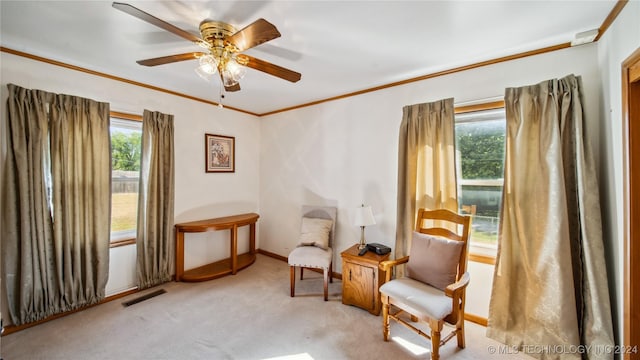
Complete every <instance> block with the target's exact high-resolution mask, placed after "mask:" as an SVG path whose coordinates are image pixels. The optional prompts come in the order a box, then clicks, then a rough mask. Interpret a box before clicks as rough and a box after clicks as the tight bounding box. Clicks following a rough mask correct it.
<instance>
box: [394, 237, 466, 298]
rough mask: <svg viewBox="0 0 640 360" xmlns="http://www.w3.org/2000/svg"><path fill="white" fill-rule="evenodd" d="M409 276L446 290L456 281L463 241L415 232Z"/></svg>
mask: <svg viewBox="0 0 640 360" xmlns="http://www.w3.org/2000/svg"><path fill="white" fill-rule="evenodd" d="M411 241H412V243H411V250H410V252H409V262H408V263H407V276H409V277H410V278H412V279H414V280H418V281H421V282H423V283H427V284H429V285H431V286H433V287H435V288H438V289H440V290H444V288H446V287H447V285H450V284H453V283H454V282H455V281H456V274H457V270H458V263H459V262H460V252H461V251H462V245H463V243H462V241H456V240H449V239H446V238H443V237H439V236H433V235H427V234H422V233H419V232H417V231H414V232H413V238H412V240H411Z"/></svg>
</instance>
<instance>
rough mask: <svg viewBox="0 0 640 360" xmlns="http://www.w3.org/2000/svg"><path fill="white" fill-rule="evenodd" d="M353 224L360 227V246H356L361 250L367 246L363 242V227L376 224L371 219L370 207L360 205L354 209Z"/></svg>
mask: <svg viewBox="0 0 640 360" xmlns="http://www.w3.org/2000/svg"><path fill="white" fill-rule="evenodd" d="M353 223H354V225H355V226H360V244H359V245H358V249H360V250H362V249H364V248H365V247H366V246H367V243H366V242H365V241H364V227H365V226H369V225H375V223H376V220H375V219H374V218H373V212H372V211H371V206H364V204H362V206H361V207H358V208H356V213H355V216H354V220H353Z"/></svg>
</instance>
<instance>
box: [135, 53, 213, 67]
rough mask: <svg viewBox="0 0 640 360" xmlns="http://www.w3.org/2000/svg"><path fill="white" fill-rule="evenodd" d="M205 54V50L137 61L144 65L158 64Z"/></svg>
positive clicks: (195, 57)
mask: <svg viewBox="0 0 640 360" xmlns="http://www.w3.org/2000/svg"><path fill="white" fill-rule="evenodd" d="M203 55H206V54H205V53H203V52H190V53H185V54H177V55H169V56H162V57H157V58H153V59H145V60H138V61H136V62H137V63H138V64H140V65H144V66H156V65H164V64H169V63H174V62H178V61H185V60H193V59H197V58H199V57H201V56H203Z"/></svg>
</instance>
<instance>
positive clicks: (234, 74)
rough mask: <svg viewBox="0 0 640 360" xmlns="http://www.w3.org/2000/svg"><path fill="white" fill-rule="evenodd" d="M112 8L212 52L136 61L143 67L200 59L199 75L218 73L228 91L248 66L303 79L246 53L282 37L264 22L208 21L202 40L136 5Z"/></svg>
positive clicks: (237, 86) (236, 87)
mask: <svg viewBox="0 0 640 360" xmlns="http://www.w3.org/2000/svg"><path fill="white" fill-rule="evenodd" d="M112 6H113V7H114V8H116V9H118V10H121V11H124V12H125V13H127V14H129V15H132V16H135V17H137V18H138V19H141V20H144V21H146V22H148V23H150V24H153V25H155V26H158V27H159V28H161V29H164V30H166V31H169V32H171V33H173V34H175V35H178V36H180V37H182V38H184V39H187V40H189V41H191V42H193V43H194V44H196V45H198V46H200V47H202V48H204V49H206V50H208V52H189V53H185V54H176V55H169V56H162V57H158V58H152V59H145V60H138V61H136V62H137V63H138V64H140V65H144V66H156V65H163V64H169V63H173V62H178V61H184V60H195V59H197V60H198V61H199V63H200V66H198V67H197V68H196V73H197V74H198V75H200V76H201V77H202V78H204V79H206V80H208V79H209V78H210V77H211V76H213V75H215V73H216V72H217V73H218V74H219V75H220V81H222V84H223V85H224V88H225V90H226V91H238V90H240V84H239V83H238V82H239V81H240V79H242V77H243V76H244V74H245V72H246V67H250V68H252V69H255V70H258V71H262V72H265V73H267V74H269V75H273V76H276V77H279V78H281V79H284V80H288V81H291V82H297V81H298V80H300V78H301V77H302V75H301V74H300V73H298V72H295V71H293V70H289V69H286V68H283V67H281V66H278V65H275V64H272V63H269V62H266V61H264V60H260V59H257V58H255V57H252V56H249V55H246V54H242V52H243V51H245V50H248V49H251V48H252V47H255V46H258V45H260V44H262V43H265V42H267V41H270V40H273V39H275V38H278V37H280V32H279V31H278V29H276V27H275V26H274V25H273V24H271V23H269V22H268V21H266V20H264V19H258V20H256V21H254V22H253V23H251V24H249V25H248V26H247V27H245V28H243V29H241V30H240V31H236V29H235V28H234V27H233V26H232V25H229V24H227V23H224V22H221V21H215V20H208V19H207V20H204V21H202V22H201V23H200V34H201V37H198V36H196V35H194V34H192V33H190V32H188V31H185V30H182V29H180V28H178V27H176V26H174V25H172V24H170V23H168V22H166V21H164V20H161V19H158V18H157V17H155V16H153V15H151V14H148V13H146V12H144V11H142V10H140V9H138V8H136V7H134V6H132V5H129V4H125V3H119V2H114V3H113V4H112Z"/></svg>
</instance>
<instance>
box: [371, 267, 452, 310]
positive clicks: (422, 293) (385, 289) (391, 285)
mask: <svg viewBox="0 0 640 360" xmlns="http://www.w3.org/2000/svg"><path fill="white" fill-rule="evenodd" d="M380 293H382V294H383V295H384V296H389V297H391V298H393V300H394V305H398V303H402V304H404V305H406V306H407V307H409V308H410V309H406V310H407V311H408V312H409V313H411V314H414V315H419V314H422V315H426V316H428V317H430V318H432V319H444V318H445V317H446V316H447V315H449V314H451V312H452V311H453V302H452V301H451V298H449V297H447V296H446V295H445V294H444V292H443V291H440V290H438V289H436V288H434V287H433V286H429V285H427V284H425V283H423V282H420V281H416V280H413V279H410V278H408V277H403V278H400V279H395V280H391V281H390V282H388V283H385V284H384V285H382V286H381V287H380Z"/></svg>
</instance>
